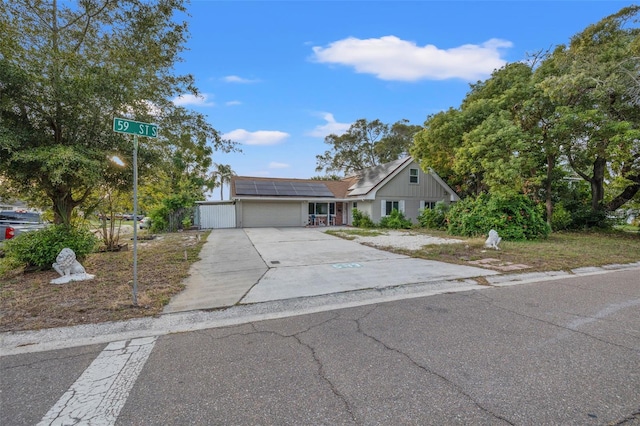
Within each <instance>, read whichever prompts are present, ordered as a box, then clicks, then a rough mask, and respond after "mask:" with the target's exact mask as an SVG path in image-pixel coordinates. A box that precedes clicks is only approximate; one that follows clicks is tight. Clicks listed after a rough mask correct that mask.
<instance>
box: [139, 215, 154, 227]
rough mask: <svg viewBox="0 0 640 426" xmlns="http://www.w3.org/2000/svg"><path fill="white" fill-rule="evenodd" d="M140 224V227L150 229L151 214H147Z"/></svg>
mask: <svg viewBox="0 0 640 426" xmlns="http://www.w3.org/2000/svg"><path fill="white" fill-rule="evenodd" d="M138 226H139V227H140V229H149V228H150V227H151V218H150V217H149V216H145V217H143V218H142V219H140V221H139V222H138Z"/></svg>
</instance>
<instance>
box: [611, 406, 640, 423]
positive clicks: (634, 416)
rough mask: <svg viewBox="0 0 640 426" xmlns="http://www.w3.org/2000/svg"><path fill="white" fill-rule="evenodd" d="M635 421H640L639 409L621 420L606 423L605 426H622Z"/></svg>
mask: <svg viewBox="0 0 640 426" xmlns="http://www.w3.org/2000/svg"><path fill="white" fill-rule="evenodd" d="M635 420H640V408H638V410H637V411H635V412H633V413H631V414H629V415H628V416H627V417H625V418H623V419H620V420H617V421H615V422H609V423H607V426H623V425H625V424H630V422H632V421H635Z"/></svg>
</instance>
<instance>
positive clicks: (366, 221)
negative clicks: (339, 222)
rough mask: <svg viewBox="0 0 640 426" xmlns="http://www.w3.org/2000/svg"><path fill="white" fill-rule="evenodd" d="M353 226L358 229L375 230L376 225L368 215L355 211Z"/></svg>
mask: <svg viewBox="0 0 640 426" xmlns="http://www.w3.org/2000/svg"><path fill="white" fill-rule="evenodd" d="M352 214H353V226H355V227H356V228H375V226H376V224H375V223H373V221H372V220H371V218H370V217H369V215H368V214H366V213H363V212H361V211H360V210H358V209H353V212H352Z"/></svg>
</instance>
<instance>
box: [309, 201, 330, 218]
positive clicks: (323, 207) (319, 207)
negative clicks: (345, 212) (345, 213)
mask: <svg viewBox="0 0 640 426" xmlns="http://www.w3.org/2000/svg"><path fill="white" fill-rule="evenodd" d="M335 209H336V205H335V203H309V214H316V215H326V214H327V213H328V212H329V211H330V214H335Z"/></svg>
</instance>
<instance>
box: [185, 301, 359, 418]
mask: <svg viewBox="0 0 640 426" xmlns="http://www.w3.org/2000/svg"><path fill="white" fill-rule="evenodd" d="M338 318H340V315H338V314H337V313H332V315H331V317H330V318H327V319H325V320H323V321H321V322H319V323H316V324H313V325H310V326H309V327H307V328H305V329H304V330H300V331H296V332H295V333H290V334H288V333H281V332H277V331H274V330H260V329H258V327H257V326H256V324H255V323H253V322H251V323H248V325H250V326H251V328H252V329H253V331H251V332H245V333H231V334H227V335H225V336H218V337H216V336H211V335H210V334H209V332H208V331H207V330H196V331H195V332H196V333H198V334H202V335H205V336H207V337H208V338H210V339H212V340H223V339H226V338H229V337H237V336H251V335H256V334H262V335H272V336H273V335H275V336H278V337H281V338H283V339H293V340H295V341H296V342H297V343H298V344H299V345H300V346H303V347H305V348H307V349H308V350H309V352H310V353H311V357H312V358H313V360H314V362H315V363H316V365H317V373H318V376H319V377H320V378H321V379H322V380H323V381H324V382H326V383H327V384H328V385H329V389H331V392H332V393H333V394H334V395H335V396H336V397H337V398H338V399H339V400H340V401H342V403H343V404H344V406H345V409H346V411H347V413H349V416H350V417H351V419H352V420H353V422H354V423H356V424H359V423H358V421H357V419H356V416H355V414H354V413H353V407H351V404H349V401H348V399H347V398H346V397H345V396H344V395H342V394H341V393H340V391H339V390H338V389H337V388H336V386H335V385H334V383H333V382H332V381H331V380H329V378H328V377H327V375H326V373H325V367H324V365H323V363H322V361H321V360H320V357H319V356H318V354H317V352H316V349H315V348H314V347H313V346H312V345H310V344H307V343H305V342H303V341H302V339H301V338H300V335H302V334H304V333H307V332H309V331H311V330H313V329H314V328H318V327H321V326H323V325H325V324H327V323H329V322H331V321H334V320H335V319H338Z"/></svg>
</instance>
